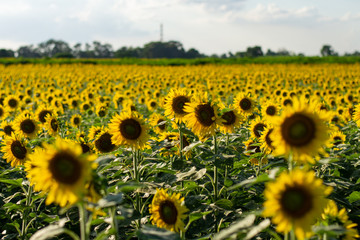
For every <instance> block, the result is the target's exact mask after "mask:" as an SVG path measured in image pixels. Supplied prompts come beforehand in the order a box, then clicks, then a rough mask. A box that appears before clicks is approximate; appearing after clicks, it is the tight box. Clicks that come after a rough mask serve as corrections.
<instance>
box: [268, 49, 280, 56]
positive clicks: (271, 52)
mask: <svg viewBox="0 0 360 240" xmlns="http://www.w3.org/2000/svg"><path fill="white" fill-rule="evenodd" d="M276 55H277V53H276V52H273V51H271V49H268V50H267V51H266V53H265V56H276Z"/></svg>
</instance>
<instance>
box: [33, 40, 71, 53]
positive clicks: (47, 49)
mask: <svg viewBox="0 0 360 240" xmlns="http://www.w3.org/2000/svg"><path fill="white" fill-rule="evenodd" d="M38 50H39V52H40V53H41V55H42V56H44V57H55V55H56V54H64V53H67V54H69V53H70V54H71V51H72V49H71V48H70V46H69V44H68V43H66V42H64V41H62V40H55V39H49V40H47V41H46V42H42V43H39V44H38Z"/></svg>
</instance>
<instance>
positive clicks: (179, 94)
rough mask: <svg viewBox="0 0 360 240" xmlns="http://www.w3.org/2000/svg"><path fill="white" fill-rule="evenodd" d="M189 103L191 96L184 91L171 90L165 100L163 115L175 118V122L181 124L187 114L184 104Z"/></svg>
mask: <svg viewBox="0 0 360 240" xmlns="http://www.w3.org/2000/svg"><path fill="white" fill-rule="evenodd" d="M190 102H191V96H190V94H189V93H188V91H186V90H185V89H171V90H170V92H169V94H168V95H167V96H166V98H165V104H164V108H165V115H166V116H168V117H169V118H175V121H176V122H181V121H182V119H183V117H184V116H185V115H186V114H187V112H185V104H186V103H190Z"/></svg>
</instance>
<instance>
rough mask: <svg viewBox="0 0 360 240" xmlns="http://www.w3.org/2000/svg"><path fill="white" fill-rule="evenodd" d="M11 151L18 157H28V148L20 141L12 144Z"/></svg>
mask: <svg viewBox="0 0 360 240" xmlns="http://www.w3.org/2000/svg"><path fill="white" fill-rule="evenodd" d="M11 152H12V154H13V155H14V156H15V157H16V158H17V159H24V158H25V157H26V153H27V150H26V148H25V147H24V146H23V145H22V144H21V143H20V142H19V141H14V142H13V143H12V144H11Z"/></svg>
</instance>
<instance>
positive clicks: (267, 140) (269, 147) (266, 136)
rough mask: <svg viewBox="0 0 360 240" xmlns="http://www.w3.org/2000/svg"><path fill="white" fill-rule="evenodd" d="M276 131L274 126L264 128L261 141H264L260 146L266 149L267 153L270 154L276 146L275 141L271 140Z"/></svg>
mask: <svg viewBox="0 0 360 240" xmlns="http://www.w3.org/2000/svg"><path fill="white" fill-rule="evenodd" d="M273 131H274V129H273V127H271V126H270V127H266V128H265V129H264V132H263V134H262V135H261V137H260V142H261V143H262V144H261V146H260V148H261V149H263V150H264V152H265V153H267V154H270V153H271V152H272V151H273V150H274V149H275V146H274V144H273V141H272V140H271V137H270V136H271V134H272V132H273Z"/></svg>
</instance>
